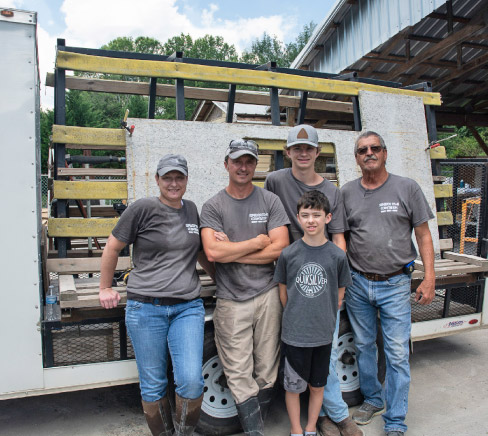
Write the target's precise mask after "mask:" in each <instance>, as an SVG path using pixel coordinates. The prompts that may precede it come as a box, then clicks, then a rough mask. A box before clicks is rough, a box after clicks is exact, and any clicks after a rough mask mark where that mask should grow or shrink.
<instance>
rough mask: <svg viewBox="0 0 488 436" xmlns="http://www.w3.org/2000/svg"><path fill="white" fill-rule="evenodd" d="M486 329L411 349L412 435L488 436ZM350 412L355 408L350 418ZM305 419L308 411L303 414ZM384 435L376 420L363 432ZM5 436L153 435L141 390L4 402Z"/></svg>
mask: <svg viewBox="0 0 488 436" xmlns="http://www.w3.org/2000/svg"><path fill="white" fill-rule="evenodd" d="M487 362H488V330H476V331H473V332H470V333H462V334H458V335H455V336H451V337H446V338H440V339H433V340H429V341H424V342H417V343H415V344H414V354H413V355H412V356H411V368H412V383H411V389H410V408H409V413H408V417H407V424H408V426H409V431H408V435H409V436H424V435H425V436H427V435H428V436H450V435H453V436H454V435H456V436H483V435H488V395H487V394H486V393H487V392H488V365H487ZM352 411H353V409H350V412H351V413H352ZM302 417H303V421H305V413H303V414H302ZM363 430H364V432H365V435H366V436H379V435H383V434H384V433H383V421H382V419H381V417H377V418H375V419H374V420H373V422H372V423H371V424H369V425H367V426H365V427H363ZM288 434H289V427H288V418H287V415H286V410H285V405H284V398H283V395H282V394H281V395H280V396H279V397H278V398H277V399H276V401H275V403H274V404H273V407H272V409H271V411H270V414H269V416H268V420H267V423H266V435H267V436H285V435H288ZM0 435H1V436H19V435H20V436H33V435H36V436H58V435H63V436H64V435H70V436H136V435H137V436H143V435H150V433H149V431H148V430H147V428H146V425H145V422H144V418H143V415H142V412H141V407H140V400H139V393H138V387H137V386H136V385H129V386H119V387H113V388H104V389H95V390H89V391H80V392H70V393H66V394H58V395H48V396H39V397H33V398H23V399H16V400H4V401H2V402H1V403H0Z"/></svg>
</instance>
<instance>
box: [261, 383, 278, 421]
mask: <svg viewBox="0 0 488 436" xmlns="http://www.w3.org/2000/svg"><path fill="white" fill-rule="evenodd" d="M274 394H275V389H274V388H268V389H261V390H260V391H259V392H258V402H259V408H260V409H261V417H262V418H263V422H264V421H266V416H268V411H269V408H270V406H271V401H273V398H274Z"/></svg>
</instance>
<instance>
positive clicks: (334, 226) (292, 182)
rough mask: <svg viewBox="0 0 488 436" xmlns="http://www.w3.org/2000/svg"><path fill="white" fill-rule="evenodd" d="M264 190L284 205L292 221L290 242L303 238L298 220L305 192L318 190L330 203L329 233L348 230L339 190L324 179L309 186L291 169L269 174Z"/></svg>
mask: <svg viewBox="0 0 488 436" xmlns="http://www.w3.org/2000/svg"><path fill="white" fill-rule="evenodd" d="M264 189H267V190H268V191H271V192H273V193H275V194H276V195H277V196H278V197H280V200H281V201H282V203H283V206H284V207H285V210H286V213H287V215H288V218H289V219H290V222H291V224H290V226H289V233H290V242H293V241H296V240H298V239H300V238H301V237H302V236H303V230H302V228H301V226H300V224H299V223H298V220H297V203H298V200H299V199H300V197H301V196H302V195H303V193H304V192H307V191H311V190H313V189H316V190H318V191H320V192H322V193H323V194H324V195H325V196H326V197H327V199H328V200H329V203H330V211H331V212H332V220H331V221H330V223H329V224H328V225H327V226H326V227H325V232H326V234H327V232H328V233H343V232H344V231H345V230H347V221H346V215H345V213H344V204H343V201H342V195H341V192H340V191H339V189H337V187H336V186H334V184H332V183H331V182H329V181H328V180H326V179H324V180H323V181H322V182H321V183H319V184H318V185H315V186H309V185H306V184H305V183H302V182H301V181H300V180H298V179H297V178H295V176H294V175H293V173H292V172H291V168H285V169H282V170H278V171H273V172H272V173H270V174H268V176H267V177H266V181H265V182H264Z"/></svg>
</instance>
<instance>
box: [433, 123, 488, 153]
mask: <svg viewBox="0 0 488 436" xmlns="http://www.w3.org/2000/svg"><path fill="white" fill-rule="evenodd" d="M476 130H477V132H478V133H479V135H480V136H481V138H482V139H483V141H484V142H485V144H486V143H488V127H477V128H476ZM454 133H456V134H457V136H456V137H455V138H452V139H449V140H447V141H444V142H442V143H441V144H442V145H444V146H445V147H446V153H447V157H449V158H457V157H480V156H481V157H485V156H486V153H485V152H484V151H483V149H482V148H481V147H480V146H479V144H478V141H477V140H476V138H475V137H474V136H473V134H472V133H471V132H470V130H469V129H468V128H467V127H455V128H454ZM450 135H452V133H445V134H442V135H439V139H442V138H446V137H448V136H450Z"/></svg>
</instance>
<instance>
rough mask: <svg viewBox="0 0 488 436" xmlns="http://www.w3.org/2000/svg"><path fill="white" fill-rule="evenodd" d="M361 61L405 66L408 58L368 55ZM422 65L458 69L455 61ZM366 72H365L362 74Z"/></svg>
mask: <svg viewBox="0 0 488 436" xmlns="http://www.w3.org/2000/svg"><path fill="white" fill-rule="evenodd" d="M443 54H444V53H442V54H441V56H440V57H442V55H443ZM361 59H362V60H363V61H368V62H372V63H374V64H383V63H390V64H404V63H405V62H407V61H408V58H407V57H406V56H404V55H388V56H386V55H385V56H372V55H371V54H367V55H366V56H363V57H362V58H361ZM411 59H413V58H411ZM420 65H423V66H425V67H427V68H429V67H430V68H432V67H438V68H446V69H449V70H452V69H455V68H457V63H456V62H454V61H442V60H437V61H433V60H431V59H429V60H425V61H422V62H421V63H420ZM364 71H365V70H363V71H361V72H364ZM375 74H376V73H375Z"/></svg>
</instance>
